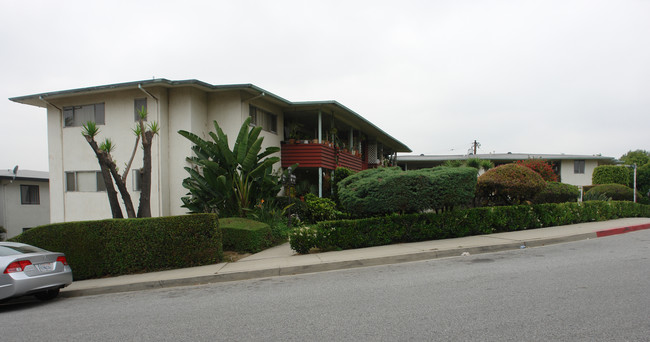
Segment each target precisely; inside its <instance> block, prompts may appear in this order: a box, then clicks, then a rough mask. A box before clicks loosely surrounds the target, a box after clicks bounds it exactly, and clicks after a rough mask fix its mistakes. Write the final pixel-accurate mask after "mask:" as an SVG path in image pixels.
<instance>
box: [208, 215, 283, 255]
mask: <svg viewBox="0 0 650 342" xmlns="http://www.w3.org/2000/svg"><path fill="white" fill-rule="evenodd" d="M219 226H221V231H222V232H223V249H224V250H226V251H235V252H239V253H257V252H259V251H261V250H263V249H265V248H267V247H269V246H271V245H272V243H273V237H272V232H271V227H270V226H269V225H268V224H266V223H262V222H258V221H254V220H249V219H246V218H240V217H229V218H223V219H220V220H219Z"/></svg>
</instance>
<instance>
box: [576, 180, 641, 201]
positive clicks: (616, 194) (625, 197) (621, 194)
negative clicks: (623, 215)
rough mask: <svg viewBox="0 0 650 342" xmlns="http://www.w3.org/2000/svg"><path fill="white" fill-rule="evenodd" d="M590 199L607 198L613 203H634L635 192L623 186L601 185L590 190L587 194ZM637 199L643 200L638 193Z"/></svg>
mask: <svg viewBox="0 0 650 342" xmlns="http://www.w3.org/2000/svg"><path fill="white" fill-rule="evenodd" d="M585 195H586V196H588V197H589V198H593V197H600V196H606V197H607V198H610V199H611V200H613V201H632V200H634V192H633V190H632V188H629V187H627V186H625V185H621V184H601V185H597V186H594V187H593V188H591V189H589V191H587V193H586V194H585ZM637 198H641V194H640V193H639V192H638V191H637Z"/></svg>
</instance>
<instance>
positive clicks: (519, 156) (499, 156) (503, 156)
mask: <svg viewBox="0 0 650 342" xmlns="http://www.w3.org/2000/svg"><path fill="white" fill-rule="evenodd" d="M471 158H478V159H484V160H512V161H517V160H525V159H546V160H575V159H580V160H582V159H584V160H607V161H612V162H613V161H615V160H616V158H614V157H606V156H602V155H598V154H596V155H579V154H563V153H562V154H540V153H510V152H508V153H486V154H469V155H468V154H457V155H424V154H420V155H398V156H397V161H398V162H400V161H402V162H408V161H414V162H415V161H417V162H425V161H448V160H465V159H471Z"/></svg>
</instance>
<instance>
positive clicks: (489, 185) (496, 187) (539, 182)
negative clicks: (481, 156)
mask: <svg viewBox="0 0 650 342" xmlns="http://www.w3.org/2000/svg"><path fill="white" fill-rule="evenodd" d="M544 187H546V182H544V179H542V176H540V175H539V174H538V173H537V172H535V171H533V170H531V169H530V168H528V167H525V166H521V165H517V164H504V165H501V166H498V167H495V168H494V169H490V170H488V171H487V172H485V173H484V174H482V175H481V176H480V177H478V181H477V184H476V193H477V197H478V198H479V200H480V201H482V202H483V204H487V205H508V204H519V203H523V202H526V201H531V200H532V199H533V198H534V197H535V195H537V193H539V192H540V191H542V190H543V189H544Z"/></svg>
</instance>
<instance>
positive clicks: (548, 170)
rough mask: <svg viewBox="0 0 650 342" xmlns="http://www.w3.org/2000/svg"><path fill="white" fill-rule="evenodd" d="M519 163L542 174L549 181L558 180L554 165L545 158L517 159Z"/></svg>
mask: <svg viewBox="0 0 650 342" xmlns="http://www.w3.org/2000/svg"><path fill="white" fill-rule="evenodd" d="M517 165H521V166H525V167H527V168H529V169H531V170H533V171H535V172H537V173H539V175H540V176H542V179H544V180H545V181H547V182H557V180H558V177H557V174H556V173H555V172H554V171H553V166H551V164H549V163H548V162H547V161H546V160H544V159H526V160H519V161H517Z"/></svg>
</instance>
